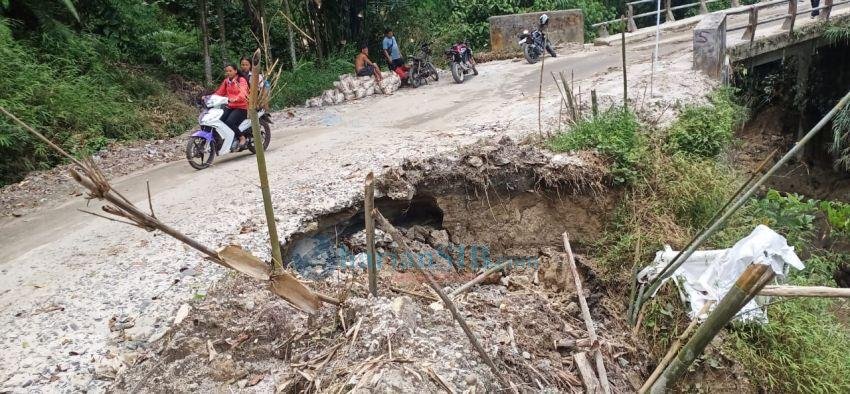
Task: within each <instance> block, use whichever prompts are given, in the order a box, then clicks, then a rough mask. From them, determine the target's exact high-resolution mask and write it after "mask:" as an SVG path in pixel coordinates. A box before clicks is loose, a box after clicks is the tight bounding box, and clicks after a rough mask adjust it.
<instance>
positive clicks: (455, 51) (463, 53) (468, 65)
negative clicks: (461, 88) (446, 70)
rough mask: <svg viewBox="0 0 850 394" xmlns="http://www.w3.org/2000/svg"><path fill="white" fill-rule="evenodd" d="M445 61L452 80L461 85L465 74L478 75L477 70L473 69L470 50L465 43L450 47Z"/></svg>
mask: <svg viewBox="0 0 850 394" xmlns="http://www.w3.org/2000/svg"><path fill="white" fill-rule="evenodd" d="M446 59H447V60H448V62H449V65H451V69H452V78H454V80H455V82H457V83H463V80H464V78H466V74H469V73H470V72H472V75H478V70H476V69H475V59H473V58H472V50H471V49H469V46H468V45H467V44H466V43H465V42H459V43H457V44H454V45H452V47H451V49H449V50H447V51H446Z"/></svg>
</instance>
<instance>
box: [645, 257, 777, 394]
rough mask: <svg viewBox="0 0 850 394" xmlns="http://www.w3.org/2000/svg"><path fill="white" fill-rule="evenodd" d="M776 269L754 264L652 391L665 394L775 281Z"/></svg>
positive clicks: (663, 373)
mask: <svg viewBox="0 0 850 394" xmlns="http://www.w3.org/2000/svg"><path fill="white" fill-rule="evenodd" d="M773 275H774V273H773V270H772V269H771V268H770V266H768V265H766V264H751V265H750V266H749V267H747V269H746V270H745V271H744V273H742V274H741V276H740V277H738V280H737V281H736V282H735V285H734V286H732V288H731V289H729V292H728V293H726V296H724V297H723V299H722V300H720V303H718V304H717V307H716V308H715V309H714V311H713V312H711V314H710V315H709V316H708V318H707V319H706V320H705V322H704V323H703V324H702V325H701V326H700V327H699V329H697V331H696V332H695V333H694V336H693V337H692V338H691V339H690V340H689V341H688V343H687V344H685V346H684V347H682V350H681V351H680V352H679V354H678V356H677V357H676V358H675V359H673V360H672V361H670V364H669V365H667V367H666V368H665V369H664V372H662V373H661V375H660V376H659V377H658V379H657V380H656V381H655V382H654V383H653V384H652V386H651V387H650V388H649V392H650V393H653V394H656V393H665V392H667V391H668V388H669V387H670V386H672V385H673V384H674V383H675V382H676V381H677V380H679V378H680V377H681V376H682V375H683V374H684V373H685V371H687V370H688V367H690V365H691V364H692V363H693V362H694V360H695V359H696V358H697V357H699V355H700V354H702V352H703V350H705V347H706V346H708V344H709V343H710V342H711V340H712V339H714V337H715V336H716V335H717V333H718V332H720V330H722V329H723V326H725V325H726V323H728V322H729V321H730V320H731V319H732V318H733V317H735V315H736V314H737V313H738V311H740V310H741V308H742V307H743V306H744V305H745V304H746V303H747V302H749V301H750V300H752V299H753V297H755V295H756V294H758V292H759V290H761V288H762V287H763V286H764V284H765V283H767V282H768V281H769V280H770V279H771V278H773Z"/></svg>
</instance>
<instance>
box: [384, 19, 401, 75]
mask: <svg viewBox="0 0 850 394" xmlns="http://www.w3.org/2000/svg"><path fill="white" fill-rule="evenodd" d="M382 48H384V57H385V58H386V59H387V64H388V65H389V67H390V70H395V69H396V67H401V66H404V59H403V58H402V57H401V49H399V47H398V41H396V39H395V35H394V34H393V30H392V29H386V30H384V43H383V45H382Z"/></svg>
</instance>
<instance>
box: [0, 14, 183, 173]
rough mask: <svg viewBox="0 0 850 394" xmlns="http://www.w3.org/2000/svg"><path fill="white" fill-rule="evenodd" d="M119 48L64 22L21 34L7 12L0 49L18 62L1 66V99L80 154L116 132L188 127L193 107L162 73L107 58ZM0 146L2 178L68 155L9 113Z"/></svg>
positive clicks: (133, 134) (127, 135) (118, 135)
mask: <svg viewBox="0 0 850 394" xmlns="http://www.w3.org/2000/svg"><path fill="white" fill-rule="evenodd" d="M36 48H40V49H36ZM60 48H64V49H63V51H64V54H63V53H62V52H60ZM113 49H114V47H111V46H110V45H108V44H106V43H104V42H103V41H102V40H100V39H99V38H97V37H95V36H92V35H89V34H72V33H69V32H68V31H67V29H63V28H61V27H58V28H56V29H52V30H47V31H45V32H44V33H43V34H42V36H41V37H40V45H35V44H33V43H31V42H29V41H16V40H14V39H13V38H12V35H11V32H10V30H9V27H8V24H7V23H6V22H5V21H3V20H0V57H2V58H3V59H5V60H6V61H8V62H9V63H10V64H14V67H5V68H3V69H2V70H0V89H2V91H3V92H5V94H4V95H3V96H0V106H3V107H4V108H6V109H7V110H9V111H10V112H12V113H13V114H15V115H16V116H18V117H19V118H21V119H22V120H23V121H24V122H26V123H28V124H30V125H31V126H33V127H35V128H36V129H38V130H40V131H42V132H43V133H44V134H45V135H46V136H47V137H48V138H51V139H52V140H53V141H55V142H57V143H58V144H59V145H60V146H62V147H63V148H64V149H66V150H68V151H69V152H71V153H72V154H77V155H85V154H90V153H93V152H94V151H97V150H99V149H101V148H102V147H103V146H105V145H106V144H107V143H108V142H109V141H112V140H124V139H135V138H151V137H165V136H168V135H171V134H173V131H174V130H175V129H180V131H182V128H181V127H176V126H185V125H186V124H187V122H188V120H190V119H191V117H190V113H191V112H193V111H192V109H191V108H190V107H188V106H187V105H185V104H182V103H180V102H179V100H178V99H177V98H176V97H175V96H174V95H173V94H171V93H169V92H168V91H167V90H166V89H165V87H164V85H163V84H162V82H160V81H158V80H156V79H155V78H153V77H151V76H147V75H145V74H142V73H141V72H136V71H133V70H130V69H127V68H121V67H115V66H114V65H111V64H108V63H106V58H105V57H104V56H102V55H104V54H107V55H108V54H109V53H110V52H111V51H112V50H113ZM0 147H3V151H4V154H3V155H2V158H0V184H5V183H8V182H14V181H17V180H19V179H21V178H23V176H24V175H25V174H26V172H27V171H31V170H34V169H44V168H48V167H49V166H51V165H54V164H57V163H59V162H60V161H61V160H60V158H59V157H58V156H57V155H55V154H54V153H53V152H51V151H49V150H48V149H47V147H46V146H45V145H43V144H42V143H41V142H40V141H37V140H35V139H34V138H33V137H32V136H30V134H29V133H27V132H26V131H24V130H23V129H21V128H20V127H19V126H18V125H17V124H13V123H11V121H10V120H8V119H6V118H5V117H0Z"/></svg>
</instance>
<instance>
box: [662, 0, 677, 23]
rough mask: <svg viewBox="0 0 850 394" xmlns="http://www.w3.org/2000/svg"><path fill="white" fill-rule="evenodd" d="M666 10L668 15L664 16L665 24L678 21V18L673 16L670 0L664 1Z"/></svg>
mask: <svg viewBox="0 0 850 394" xmlns="http://www.w3.org/2000/svg"><path fill="white" fill-rule="evenodd" d="M664 8H666V9H667V13H666V14H665V15H664V22H673V21H675V20H676V17H675V16H673V10H671V9H670V0H665V1H664Z"/></svg>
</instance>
